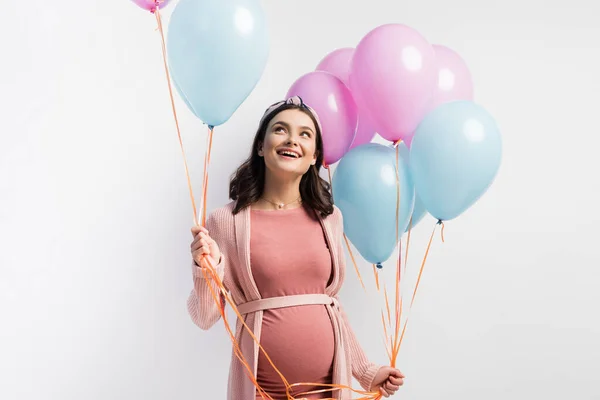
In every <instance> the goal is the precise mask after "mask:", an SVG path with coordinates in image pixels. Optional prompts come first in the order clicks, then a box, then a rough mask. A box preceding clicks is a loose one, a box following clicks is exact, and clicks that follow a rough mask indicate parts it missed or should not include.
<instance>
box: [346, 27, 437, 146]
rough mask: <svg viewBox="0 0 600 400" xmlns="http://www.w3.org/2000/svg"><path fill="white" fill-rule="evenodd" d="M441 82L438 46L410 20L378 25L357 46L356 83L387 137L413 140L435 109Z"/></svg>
mask: <svg viewBox="0 0 600 400" xmlns="http://www.w3.org/2000/svg"><path fill="white" fill-rule="evenodd" d="M436 83H437V70H436V64H435V53H434V50H433V46H431V44H429V42H428V41H427V40H426V39H425V38H424V37H423V36H422V35H421V34H420V33H419V32H417V31H416V30H414V29H412V28H409V27H407V26H405V25H402V24H386V25H381V26H379V27H377V28H375V29H373V30H372V31H371V32H369V33H368V34H367V35H365V37H364V38H363V39H362V40H361V41H360V43H359V44H358V46H357V47H356V50H355V51H354V57H353V59H352V66H351V71H350V89H351V90H352V94H353V95H354V98H355V100H356V102H357V103H358V107H359V108H360V109H361V110H362V109H363V108H365V109H367V110H368V112H369V115H370V117H371V118H372V120H373V123H374V124H375V126H376V128H377V132H378V133H379V134H380V135H381V136H382V137H384V138H385V139H387V140H390V141H393V142H395V141H398V140H400V139H402V140H404V141H407V142H409V141H410V140H411V138H412V135H413V133H414V130H415V129H416V127H417V126H418V125H419V123H420V122H421V119H422V118H423V117H424V116H425V114H426V113H427V111H428V110H429V105H430V102H431V99H432V94H433V91H434V89H435V86H436Z"/></svg>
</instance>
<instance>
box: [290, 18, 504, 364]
mask: <svg viewBox="0 0 600 400" xmlns="http://www.w3.org/2000/svg"><path fill="white" fill-rule="evenodd" d="M473 92H474V90H473V80H472V78H471V74H470V71H469V69H468V67H467V65H466V63H465V61H464V60H463V59H462V58H461V57H460V55H459V54H457V53H456V52H455V51H453V50H451V49H449V48H448V47H445V46H442V45H436V44H431V43H429V42H428V41H427V40H426V39H425V37H424V36H423V35H421V34H420V33H419V32H418V31H416V30H415V29H413V28H411V27H408V26H406V25H403V24H396V23H392V24H385V25H381V26H378V27H376V28H375V29H373V30H371V31H370V32H368V33H367V34H366V35H365V36H364V37H363V38H362V39H361V40H360V42H359V43H358V45H357V46H356V47H355V48H340V49H336V50H334V51H332V52H331V53H329V54H327V55H326V56H325V57H324V58H323V59H322V60H321V61H320V62H319V63H318V65H317V67H316V70H315V71H313V72H309V73H307V74H305V75H303V76H301V77H300V78H299V79H297V80H296V81H295V82H294V83H293V85H292V86H291V88H290V89H289V92H288V95H300V96H301V97H303V99H304V100H305V101H306V103H307V104H309V105H311V107H313V108H314V109H315V110H316V111H317V113H318V114H319V116H320V117H321V118H322V120H323V141H324V147H325V149H324V151H325V163H326V165H325V166H326V167H329V166H330V165H331V164H333V163H336V162H338V161H339V163H338V165H337V166H336V168H335V172H334V176H333V179H331V172H329V174H330V181H331V183H332V191H333V196H334V200H335V203H336V205H337V206H338V207H339V208H340V210H341V211H342V214H343V216H344V232H345V234H346V235H347V238H346V244H347V246H348V250H349V252H350V255H351V257H352V259H353V260H354V256H353V255H352V250H351V248H350V244H349V241H350V242H352V243H353V244H354V246H355V247H356V249H357V250H358V251H359V253H360V254H361V255H362V257H363V258H364V259H365V260H367V261H369V262H370V263H372V264H373V271H374V273H375V279H376V282H377V289H378V291H379V290H380V285H379V280H378V269H377V268H382V264H383V263H384V262H385V261H387V260H388V259H389V258H390V257H391V255H392V254H393V252H394V250H395V249H396V248H397V249H398V258H397V260H396V301H395V307H394V306H393V305H392V306H390V303H391V302H390V301H389V299H388V293H387V290H384V292H385V293H384V294H385V303H386V309H387V312H383V311H382V320H383V324H384V330H385V335H386V349H387V350H388V355H389V356H390V361H391V365H392V366H394V364H395V362H396V358H397V355H398V351H399V349H400V344H401V343H402V338H403V337H404V332H405V329H406V324H407V322H408V318H406V320H405V322H404V325H403V327H402V325H401V323H400V319H401V317H402V295H401V294H400V280H401V278H402V272H401V270H402V269H401V264H402V263H401V258H402V254H401V243H402V242H401V236H402V234H404V233H405V232H407V233H408V239H407V249H406V253H405V260H404V268H406V257H407V256H408V243H410V230H411V228H412V227H414V226H415V225H416V224H418V223H419V221H421V219H422V218H423V217H424V216H425V215H426V214H427V213H429V214H431V215H432V216H433V217H434V218H436V219H437V221H438V223H437V224H436V225H435V227H434V230H433V232H432V234H431V237H430V239H429V243H428V245H427V250H426V251H425V256H424V258H423V261H422V263H421V268H420V271H419V275H418V278H417V282H416V285H415V287H414V290H413V292H412V297H411V301H410V307H412V304H413V302H414V299H415V295H416V293H417V289H418V287H419V282H420V281H421V276H422V273H423V268H424V266H425V261H426V259H427V255H428V253H429V249H430V247H431V243H432V240H433V237H434V234H435V229H436V227H437V226H438V225H441V226H442V240H443V227H444V225H443V222H444V221H448V220H451V219H454V218H456V217H458V216H459V215H461V214H462V213H464V212H465V211H466V210H467V209H468V208H469V207H471V206H472V205H473V204H474V203H475V202H476V201H477V200H478V199H479V198H480V197H481V196H482V195H483V194H484V193H485V192H486V191H487V189H488V188H489V186H490V185H491V184H492V182H493V181H494V179H495V177H496V174H497V172H498V169H499V167H500V161H501V155H502V142H501V137H500V132H499V129H498V127H497V125H496V122H495V121H494V119H493V117H492V116H491V115H490V114H489V113H488V112H487V111H486V110H485V109H484V108H483V107H481V106H480V105H478V104H476V103H475V102H474V101H473V97H474V95H473ZM376 133H378V134H379V135H380V136H381V137H382V138H383V139H386V140H388V141H390V142H391V146H385V145H381V144H377V143H370V142H371V141H372V139H373V138H374V136H375V134H376ZM348 239H349V241H348ZM354 264H355V268H356V271H357V272H358V276H359V279H360V281H361V284H363V287H364V283H363V281H362V278H361V275H360V271H359V269H358V267H357V266H356V263H354ZM376 267H377V268H376ZM390 309H391V310H392V311H390ZM386 314H387V318H386ZM393 315H395V318H394V317H393ZM394 321H395V322H394ZM388 334H389V335H388ZM387 339H389V343H388V340H387Z"/></svg>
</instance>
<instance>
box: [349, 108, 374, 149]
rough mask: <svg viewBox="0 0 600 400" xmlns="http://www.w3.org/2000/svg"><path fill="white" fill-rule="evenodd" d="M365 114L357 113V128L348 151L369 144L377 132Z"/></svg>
mask: <svg viewBox="0 0 600 400" xmlns="http://www.w3.org/2000/svg"><path fill="white" fill-rule="evenodd" d="M365 114H366V113H362V112H361V111H359V116H358V126H357V127H356V135H354V140H353V141H352V144H351V145H350V150H352V149H353V148H355V147H357V146H360V145H361V144H366V143H371V140H373V137H375V133H376V132H377V130H376V129H375V127H374V126H373V122H372V121H371V120H369V118H368V117H367V115H365Z"/></svg>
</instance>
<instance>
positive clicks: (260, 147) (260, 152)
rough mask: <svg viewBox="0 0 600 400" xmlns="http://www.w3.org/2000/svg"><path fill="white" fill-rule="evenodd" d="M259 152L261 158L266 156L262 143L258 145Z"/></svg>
mask: <svg viewBox="0 0 600 400" xmlns="http://www.w3.org/2000/svg"><path fill="white" fill-rule="evenodd" d="M257 151H258V156H259V157H262V156H264V151H263V144H262V142H261V143H259V144H258V149H257Z"/></svg>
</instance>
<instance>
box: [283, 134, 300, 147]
mask: <svg viewBox="0 0 600 400" xmlns="http://www.w3.org/2000/svg"><path fill="white" fill-rule="evenodd" d="M285 144H286V145H287V146H298V142H297V141H296V138H295V137H294V135H289V136H288V138H287V140H286V141H285Z"/></svg>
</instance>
